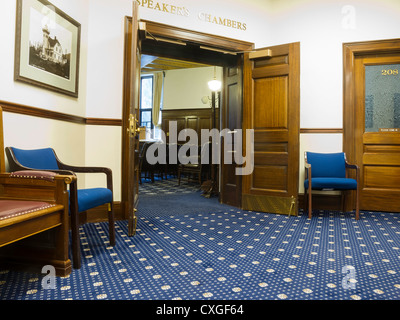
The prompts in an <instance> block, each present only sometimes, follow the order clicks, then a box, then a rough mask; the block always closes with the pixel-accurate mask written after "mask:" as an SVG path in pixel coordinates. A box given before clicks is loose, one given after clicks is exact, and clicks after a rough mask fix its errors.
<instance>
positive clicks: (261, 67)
mask: <svg viewBox="0 0 400 320" xmlns="http://www.w3.org/2000/svg"><path fill="white" fill-rule="evenodd" d="M243 69H244V77H243V82H244V84H243V90H244V91H243V96H244V100H243V101H244V106H243V129H244V131H245V130H246V129H252V130H254V170H253V172H252V173H251V174H250V175H245V176H243V187H242V190H243V194H242V207H243V208H244V209H249V210H259V211H266V212H273V213H281V214H289V213H290V214H297V208H298V205H297V198H298V186H299V174H298V173H299V109H300V44H299V43H291V44H285V45H279V46H274V47H270V48H263V49H259V50H256V51H255V52H252V53H246V54H245V55H244V68H243ZM244 134H245V132H244ZM246 143H248V142H245V143H244V145H246ZM244 150H246V148H245V147H244Z"/></svg>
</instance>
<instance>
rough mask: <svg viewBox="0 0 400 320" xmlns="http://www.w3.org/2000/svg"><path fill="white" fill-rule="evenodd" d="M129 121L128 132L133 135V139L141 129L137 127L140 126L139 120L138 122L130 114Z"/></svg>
mask: <svg viewBox="0 0 400 320" xmlns="http://www.w3.org/2000/svg"><path fill="white" fill-rule="evenodd" d="M128 121H129V123H128V128H127V129H126V131H127V132H128V133H129V134H130V135H131V137H134V136H135V135H137V134H138V133H140V127H139V126H137V125H138V124H139V120H137V119H136V117H135V116H134V115H133V114H130V115H129V120H128Z"/></svg>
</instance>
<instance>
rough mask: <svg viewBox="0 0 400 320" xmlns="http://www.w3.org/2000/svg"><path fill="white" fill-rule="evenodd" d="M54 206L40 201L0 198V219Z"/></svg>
mask: <svg viewBox="0 0 400 320" xmlns="http://www.w3.org/2000/svg"><path fill="white" fill-rule="evenodd" d="M54 206H55V205H54V204H50V203H47V202H41V201H20V200H0V221H1V220H5V219H8V218H14V217H17V216H21V215H24V214H27V213H32V212H35V211H38V210H43V209H47V208H51V207H54Z"/></svg>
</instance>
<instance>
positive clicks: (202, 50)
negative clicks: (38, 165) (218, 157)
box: [121, 17, 254, 218]
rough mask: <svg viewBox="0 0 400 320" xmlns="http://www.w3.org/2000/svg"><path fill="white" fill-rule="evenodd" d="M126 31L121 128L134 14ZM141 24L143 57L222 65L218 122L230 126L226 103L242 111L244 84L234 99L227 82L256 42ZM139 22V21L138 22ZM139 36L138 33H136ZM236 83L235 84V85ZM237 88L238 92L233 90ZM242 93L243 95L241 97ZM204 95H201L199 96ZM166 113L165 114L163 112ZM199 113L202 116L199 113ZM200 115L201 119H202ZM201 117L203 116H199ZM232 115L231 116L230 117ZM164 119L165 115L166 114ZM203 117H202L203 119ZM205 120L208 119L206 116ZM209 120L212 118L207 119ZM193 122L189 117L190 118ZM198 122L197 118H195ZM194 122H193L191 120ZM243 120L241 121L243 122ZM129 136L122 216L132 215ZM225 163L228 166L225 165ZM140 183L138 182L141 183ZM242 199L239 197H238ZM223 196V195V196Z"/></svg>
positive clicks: (238, 73) (126, 117)
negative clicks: (244, 53)
mask: <svg viewBox="0 0 400 320" xmlns="http://www.w3.org/2000/svg"><path fill="white" fill-rule="evenodd" d="M125 22H126V28H125V30H126V33H125V45H126V46H125V48H126V50H125V76H124V78H125V84H124V102H123V106H124V107H123V114H122V118H123V119H122V120H123V128H122V132H123V133H124V132H126V130H127V126H128V124H129V119H130V114H129V113H130V110H129V103H130V101H129V100H130V99H129V97H130V98H132V94H133V93H132V86H131V85H129V84H130V81H131V80H130V79H129V77H130V75H131V73H130V68H131V67H130V62H129V61H130V59H131V52H130V51H131V43H130V42H132V40H131V39H132V18H130V17H126V21H125ZM140 24H145V30H139V32H138V33H139V37H140V48H139V50H138V52H139V53H140V54H141V58H142V60H145V59H147V58H149V57H151V58H150V59H153V58H154V57H155V58H154V59H160V58H165V59H174V60H179V61H181V62H186V63H192V64H193V63H196V64H203V65H207V66H212V67H213V66H216V67H219V68H222V70H223V71H222V74H223V76H222V77H223V83H224V84H225V86H223V87H222V89H221V95H220V96H221V102H222V103H221V104H220V106H221V108H220V112H219V114H220V117H219V120H218V123H221V125H222V126H224V127H229V126H228V125H225V124H226V123H224V121H225V122H228V121H229V118H228V117H227V112H226V103H227V101H228V100H230V101H232V100H234V101H235V102H240V103H237V106H236V110H237V111H239V112H240V113H241V112H242V111H241V110H242V104H241V103H242V99H241V94H242V92H241V91H242V85H241V80H240V85H238V86H236V90H229V95H230V96H232V95H233V94H237V96H238V97H236V98H235V99H230V97H227V90H226V86H228V85H230V84H231V82H229V81H226V79H232V77H236V78H238V79H239V78H240V79H241V77H242V68H241V65H242V57H243V52H246V51H251V50H252V49H253V47H254V44H253V43H249V42H245V41H240V40H233V39H228V38H224V37H220V36H214V35H208V34H203V33H199V32H194V31H190V30H185V29H180V28H176V27H172V26H169V25H162V24H159V23H154V22H151V21H143V20H141V21H140ZM135 25H136V23H135ZM134 38H136V37H134ZM233 87H235V86H232V87H231V88H233ZM234 91H235V92H234ZM239 96H240V97H239ZM200 99H201V97H200ZM162 117H163V116H162ZM199 117H200V116H199ZM199 117H198V119H199ZM200 118H201V117H200ZM231 118H232V117H231ZM164 119H165V117H164ZM201 121H202V120H200V122H201ZM204 121H205V120H204ZM208 121H209V119H208ZM189 122H190V121H189ZM194 122H196V121H194ZM198 123H199V121H198V120H197V128H199V127H200V128H201V125H200V126H199V124H198ZM192 124H193V122H192ZM240 124H241V122H240ZM127 140H129V138H126V137H125V135H124V134H123V137H122V170H121V171H122V188H121V202H122V205H121V208H122V210H124V212H123V214H122V216H123V217H125V218H128V217H129V211H130V209H129V208H128V203H129V197H130V194H129V193H130V191H129V190H130V189H129V188H127V187H126V186H128V179H129V178H128V176H129V175H128V174H126V172H128V171H129V165H130V163H129V148H126V147H125V146H127V145H129V141H128V142H127ZM224 167H226V166H224ZM224 167H223V168H222V170H221V175H219V178H220V186H221V187H220V188H219V189H220V190H221V192H222V193H221V195H222V196H221V197H222V198H223V192H224V173H223V172H224V170H225V169H226V168H224ZM138 187H139V186H138ZM235 187H236V188H235V190H237V191H238V192H239V193H240V192H241V185H240V184H237V185H236V186H235ZM238 198H239V199H240V197H238ZM222 200H223V199H222Z"/></svg>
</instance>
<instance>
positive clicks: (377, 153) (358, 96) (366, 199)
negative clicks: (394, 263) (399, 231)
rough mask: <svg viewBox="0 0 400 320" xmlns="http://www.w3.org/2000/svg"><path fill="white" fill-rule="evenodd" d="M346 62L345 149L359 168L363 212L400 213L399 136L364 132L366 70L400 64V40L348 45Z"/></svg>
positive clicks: (345, 47)
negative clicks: (374, 66) (367, 67)
mask: <svg viewBox="0 0 400 320" xmlns="http://www.w3.org/2000/svg"><path fill="white" fill-rule="evenodd" d="M343 61H344V64H343V75H344V87H343V89H344V106H343V123H344V124H343V149H344V151H345V152H346V156H347V159H348V161H349V162H352V163H356V164H357V165H358V166H359V167H360V181H359V183H360V209H361V210H372V211H394V212H400V201H399V198H400V188H399V182H400V180H399V179H400V178H399V177H400V132H365V66H368V65H385V64H399V63H400V39H389V40H379V41H367V42H355V43H345V44H343ZM351 200H352V201H349V203H347V205H346V209H352V208H354V207H355V203H354V199H351Z"/></svg>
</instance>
